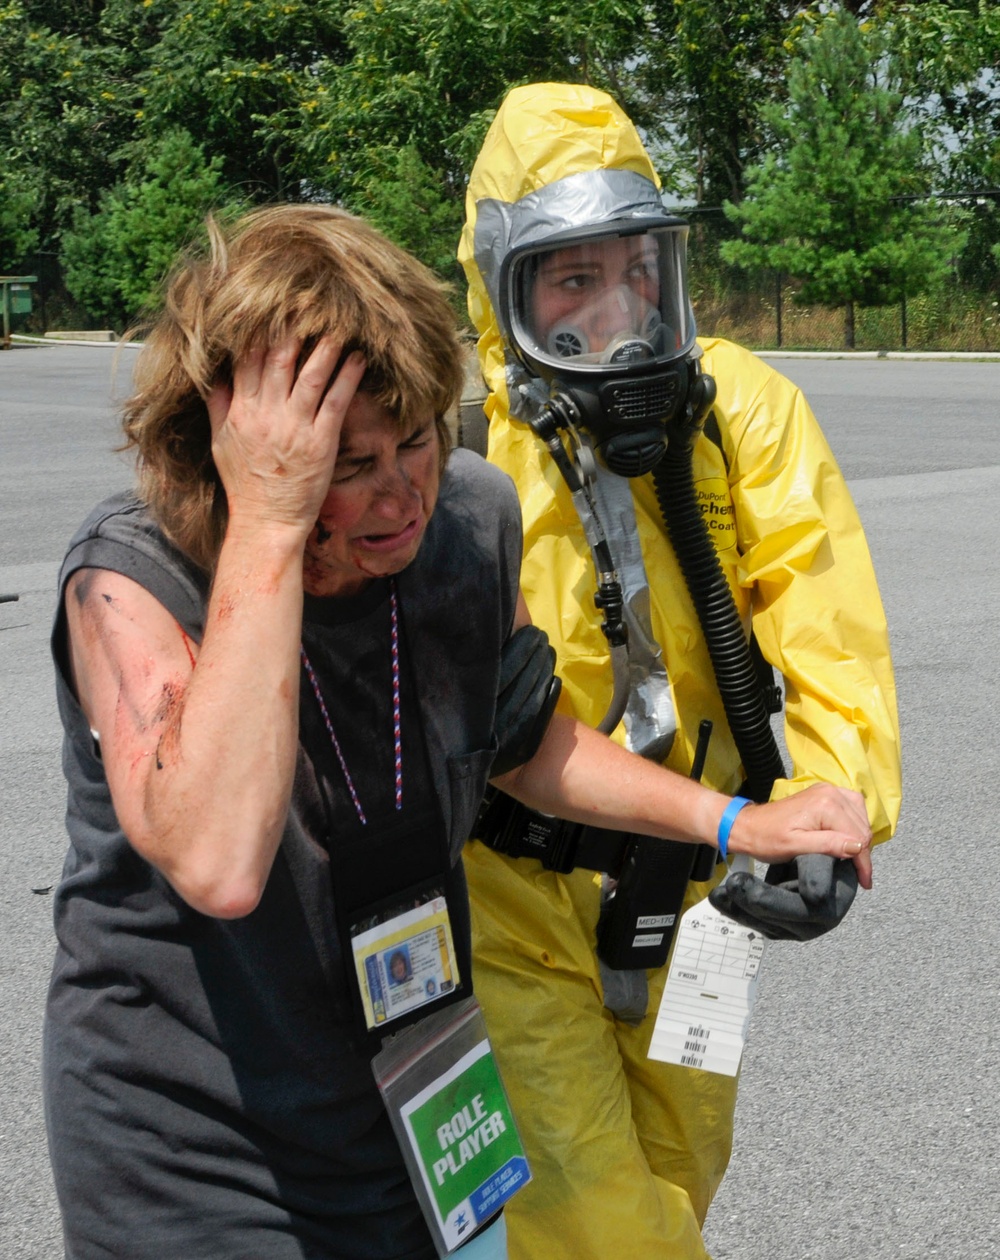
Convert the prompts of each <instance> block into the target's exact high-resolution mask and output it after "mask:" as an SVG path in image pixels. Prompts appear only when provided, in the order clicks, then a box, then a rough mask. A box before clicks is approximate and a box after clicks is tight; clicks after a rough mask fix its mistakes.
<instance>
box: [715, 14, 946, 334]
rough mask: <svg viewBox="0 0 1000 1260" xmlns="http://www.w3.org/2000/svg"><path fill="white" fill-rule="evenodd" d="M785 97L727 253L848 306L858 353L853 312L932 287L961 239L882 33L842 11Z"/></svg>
mask: <svg viewBox="0 0 1000 1260" xmlns="http://www.w3.org/2000/svg"><path fill="white" fill-rule="evenodd" d="M788 94H789V101H788V104H787V105H786V106H785V107H784V108H781V107H777V106H773V107H771V108H770V109H768V110H765V112H764V113H765V119H766V121H767V123H768V125H769V126H770V128H771V130H772V132H773V135H774V137H775V145H774V151H773V152H772V153H770V154H769V155H768V156H767V157H766V158H765V160H764V162H763V163H761V164H760V165H759V166H756V167H754V168H752V169H751V170H750V171H748V172H747V196H746V198H745V200H744V201H743V202H742V203H741V204H740V205H738V206H736V205H732V204H729V205H727V207H726V213H727V214H728V216H729V217H730V218H731V219H732V220H733V221H734V222H735V223H737V224H739V225H741V227H742V237H741V239H738V240H735V241H730V242H727V243H726V244H725V245H724V246H723V256H724V257H725V258H726V260H727V261H728V262H732V263H735V264H737V265H738V266H741V267H746V268H758V267H770V268H774V269H776V270H778V271H781V272H784V273H786V274H787V275H789V276H791V277H793V278H795V279H797V280H799V281H800V282H801V288H800V291H799V293H798V295H797V300H798V301H800V302H802V303H804V304H806V305H823V306H843V307H844V344H845V345H846V346H847V347H848V348H853V346H854V307H855V304H856V303H857V304H860V305H863V306H871V305H883V304H885V303H888V302H893V301H898V300H900V299H901V298H905V297H908V296H911V295H913V294H915V293H919V292H923V291H924V290H926V289H928V288H931V287H933V286H934V285H935V284H937V283H938V282H939V281H940V280H941V279H942V277H943V276H944V275H945V274H946V273H947V271H948V269H949V267H950V265H951V260H952V258H953V257H954V256H955V255H956V254H957V253H959V252H960V251H961V248H962V244H963V238H962V233H961V232H960V231H959V230H958V229H957V228H956V226H955V225H954V224H953V223H949V222H947V221H945V218H946V215H947V211H946V210H944V209H943V208H942V207H941V206H940V205H938V204H935V203H934V202H933V201H931V200H928V199H926V194H927V193H928V191H929V175H928V174H927V170H926V167H925V164H924V161H923V153H922V143H921V137H920V134H919V132H918V131H917V130H916V129H915V128H913V127H910V126H909V125H908V119H907V114H906V110H905V107H904V101H903V95H902V92H901V91H900V90H899V76H898V73H897V71H896V68H895V65H894V62H893V59H892V57H891V56H890V55H889V53H888V51H887V49H886V47H885V44H884V42H883V41H882V39H881V37H880V36H879V35H878V34H877V33H876V32H874V31H871V30H866V28H865V27H864V26H863V25H862V26H859V25H858V23H857V22H856V21H855V19H854V18H853V17H852V16H851V15H850V13H848V12H847V11H846V9H844V8H838V9H837V10H835V11H834V12H832V13H830V14H828V15H826V16H825V17H823V18H822V19H820V20H819V21H818V24H817V27H816V30H815V33H814V34H812V35H811V36H808V37H806V38H805V39H804V40H803V41H802V44H801V46H800V48H799V50H798V52H797V55H796V56H795V57H794V58H793V61H792V64H791V67H790V71H789V78H788ZM914 197H916V198H919V199H918V200H914V199H913V198H914Z"/></svg>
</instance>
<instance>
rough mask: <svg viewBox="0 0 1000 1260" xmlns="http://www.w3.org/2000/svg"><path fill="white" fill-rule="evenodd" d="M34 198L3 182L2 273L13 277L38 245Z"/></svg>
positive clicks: (0, 190)
mask: <svg viewBox="0 0 1000 1260" xmlns="http://www.w3.org/2000/svg"><path fill="white" fill-rule="evenodd" d="M31 209H32V205H31V198H30V197H29V196H28V194H27V193H25V192H22V191H19V190H18V189H16V188H11V187H10V186H9V181H8V180H6V179H0V273H3V274H4V275H10V274H12V273H13V272H14V271H15V269H16V268H18V267H19V265H20V263H21V261H22V259H24V257H25V256H26V255H27V254H30V253H32V251H33V250H34V249H35V248H36V247H37V245H38V232H37V231H36V230H35V229H34V228H33V227H32V226H31Z"/></svg>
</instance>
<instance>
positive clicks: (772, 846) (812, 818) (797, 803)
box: [729, 783, 872, 888]
mask: <svg viewBox="0 0 1000 1260" xmlns="http://www.w3.org/2000/svg"><path fill="white" fill-rule="evenodd" d="M871 839H872V833H871V827H870V826H869V824H868V814H867V812H866V810H865V802H864V797H863V796H862V795H861V793H860V792H853V791H851V790H850V789H849V788H841V787H834V786H833V785H832V784H829V783H815V784H813V785H812V786H811V787H808V788H805V789H804V790H803V791H801V792H796V793H795V795H794V796H787V797H785V798H784V799H782V800H779V801H769V802H768V803H767V804H765V805H750V806H748V807H747V808H745V809H742V810H740V812H739V813H738V814H737V815H736V819H735V821H734V822H733V827H732V831H731V832H730V835H729V852H730V853H746V854H748V855H749V856H750V857H755V858H761V859H762V860H764V861H766V862H787V861H789V860H791V859H792V858H794V857H798V856H800V855H801V854H803V853H825V854H827V855H828V856H830V857H836V858H850V859H851V861H852V862H853V863H854V865H855V868H856V869H857V872H858V882H859V883H860V884H861V887H862V888H871V886H872V857H871Z"/></svg>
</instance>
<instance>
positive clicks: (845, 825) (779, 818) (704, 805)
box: [496, 714, 871, 887]
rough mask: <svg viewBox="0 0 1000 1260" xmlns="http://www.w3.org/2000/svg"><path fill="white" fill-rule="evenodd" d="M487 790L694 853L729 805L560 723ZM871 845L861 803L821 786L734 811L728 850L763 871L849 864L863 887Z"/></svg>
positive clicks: (578, 727)
mask: <svg viewBox="0 0 1000 1260" xmlns="http://www.w3.org/2000/svg"><path fill="white" fill-rule="evenodd" d="M496 784H497V786H498V787H500V788H502V789H503V790H504V791H505V792H508V793H509V794H510V795H511V796H514V797H516V798H517V799H518V800H520V801H522V802H523V803H524V804H526V805H529V806H530V807H532V808H534V809H538V810H542V811H543V812H545V813H549V814H556V815H558V816H560V817H563V818H569V819H572V820H574V821H578V822H588V823H593V824H595V825H597V826H603V827H612V828H620V829H622V830H626V831H636V832H639V833H640V834H642V835H651V836H659V837H661V838H667V839H674V840H683V841H688V842H691V843H695V844H698V843H707V844H714V843H715V842H716V835H717V832H718V826H719V820H720V819H721V817H722V814H723V811H724V810H725V808H726V806H727V804H728V803H729V800H730V798H729V797H727V796H724V795H722V794H721V793H719V792H713V791H712V790H711V789H709V788H705V787H702V786H701V785H700V784H698V783H695V782H694V781H692V780H691V779H687V778H685V777H684V776H682V775H679V774H675V773H673V772H672V771H670V770H666V769H664V768H663V767H662V766H658V765H656V764H654V763H653V762H650V761H646V760H644V759H643V758H641V757H637V756H636V755H635V754H634V753H630V752H628V751H626V750H625V749H624V748H621V747H619V746H618V745H617V744H615V743H613V742H612V741H611V740H608V739H606V738H605V737H604V736H603V735H600V734H598V733H597V732H596V731H593V730H591V729H590V728H589V727H586V726H583V725H582V724H581V723H579V722H576V721H575V720H574V719H572V718H569V717H566V716H565V715H562V714H556V715H555V717H554V718H553V719H552V722H551V724H550V726H549V729H548V731H547V732H546V736H545V739H544V740H543V741H542V745H541V747H540V748H539V750H538V752H537V753H536V754H535V756H534V757H533V758H532V759H531V761H529V762H527V763H526V764H525V765H523V766H521V767H520V768H519V769H517V770H513V771H511V772H510V774H507V775H504V776H502V777H500V778H499V779H497V780H496ZM870 840H871V831H870V829H869V826H868V819H867V816H866V814H865V809H864V802H863V801H862V799H861V797H860V795H859V794H858V793H856V792H849V791H847V790H846V789H843V788H835V787H831V786H829V785H827V784H820V785H817V786H815V787H811V788H808V789H807V790H806V791H804V792H800V793H798V794H797V795H796V796H794V797H789V798H788V799H786V800H783V801H774V802H771V803H769V804H767V805H756V806H750V807H748V808H746V809H744V810H742V811H741V813H739V814H738V815H737V817H736V821H735V822H734V824H733V828H732V831H731V833H730V837H729V850H730V852H731V853H734V854H735V853H747V854H749V855H750V856H752V857H757V858H761V859H764V860H766V861H785V860H787V859H788V858H790V857H793V856H797V855H798V854H800V853H809V852H818V853H827V854H831V855H833V856H835V857H851V858H853V859H854V861H855V865H856V866H857V868H858V875H859V879H860V881H861V883H862V885H863V886H865V887H868V886H870V883H871V860H870V854H869V852H868V845H869V843H870Z"/></svg>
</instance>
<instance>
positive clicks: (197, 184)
mask: <svg viewBox="0 0 1000 1260" xmlns="http://www.w3.org/2000/svg"><path fill="white" fill-rule="evenodd" d="M221 165H222V163H221V160H220V159H219V158H213V159H211V161H206V160H205V156H204V154H203V152H202V150H201V148H200V147H199V146H198V145H196V144H195V143H194V141H193V140H192V139H191V137H190V136H189V135H188V133H187V132H186V131H181V130H177V131H172V132H168V133H167V134H166V135H165V136H164V137H163V139H162V140H161V142H160V144H159V146H158V148H157V150H156V151H155V152H154V153H153V154H152V155H151V157H150V158H149V160H148V162H147V165H146V169H145V173H144V177H143V178H142V179H141V180H139V181H138V182H136V183H126V184H122V185H120V186H118V187H116V188H114V189H112V190H111V191H109V192H107V193H105V194H104V196H103V197H102V198H101V202H100V206H99V208H98V210H97V211H96V212H94V213H91V212H89V211H87V210H84V209H82V208H81V209H79V210H78V211H77V214H76V217H75V220H74V224H73V228H72V229H71V230H70V231H67V232H66V233H65V234H64V236H63V245H62V263H63V267H64V269H65V276H66V287H67V289H68V290H69V292H70V293H71V294H72V296H73V297H74V298H75V299H76V300H77V301H78V302H79V303H80V304H81V305H82V306H84V307H85V308H86V309H87V310H88V311H90V313H91V314H92V315H94V316H96V317H98V318H100V319H106V320H109V321H110V322H111V323H112V325H113V326H115V327H117V328H122V327H124V326H125V324H127V323H129V322H131V321H132V320H134V319H135V318H136V317H137V316H138V315H140V314H141V313H142V312H144V311H147V310H149V309H150V308H152V307H153V306H154V305H155V304H156V302H157V300H158V297H159V292H160V286H161V283H162V280H163V278H164V276H165V275H166V274H167V272H168V270H169V268H170V265H171V263H172V262H173V260H174V258H175V257H176V255H177V253H178V251H179V250H181V249H182V248H183V247H184V246H186V245H187V244H189V243H190V242H191V241H192V240H193V239H194V238H195V237H196V236H197V235H198V233H199V232H200V230H201V227H202V224H203V221H204V218H205V216H206V214H208V213H209V212H210V211H215V212H218V213H221V214H222V215H225V214H227V213H231V212H233V211H235V210H236V209H237V208H239V207H238V204H237V203H236V202H235V200H233V199H232V198H230V197H227V195H226V191H225V188H224V185H223V183H222V180H221Z"/></svg>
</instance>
